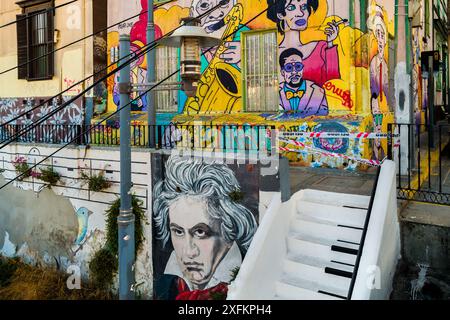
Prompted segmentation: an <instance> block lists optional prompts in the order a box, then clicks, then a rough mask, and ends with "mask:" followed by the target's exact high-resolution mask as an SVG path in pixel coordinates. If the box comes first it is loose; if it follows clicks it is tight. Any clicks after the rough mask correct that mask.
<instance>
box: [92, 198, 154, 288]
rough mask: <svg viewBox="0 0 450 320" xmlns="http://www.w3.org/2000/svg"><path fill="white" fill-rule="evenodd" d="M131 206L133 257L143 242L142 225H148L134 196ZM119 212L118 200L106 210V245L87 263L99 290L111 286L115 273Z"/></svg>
mask: <svg viewBox="0 0 450 320" xmlns="http://www.w3.org/2000/svg"><path fill="white" fill-rule="evenodd" d="M131 205H132V209H133V214H134V217H135V229H134V230H135V233H134V241H135V257H136V256H137V254H138V253H139V251H140V250H141V249H142V243H143V242H144V240H145V237H144V228H143V223H145V224H148V222H147V220H146V217H145V211H144V209H143V207H142V205H143V203H142V201H141V200H139V199H138V198H137V197H136V196H135V195H133V196H132V198H131ZM119 212H120V199H117V200H115V201H114V202H113V203H112V204H111V206H110V207H109V209H108V210H106V243H105V245H104V246H103V247H102V248H101V249H100V250H98V251H97V252H96V253H95V254H94V256H93V258H92V259H91V261H90V262H89V270H90V272H91V278H92V280H93V281H94V283H96V285H98V286H99V287H101V288H107V287H109V286H111V284H112V282H113V280H114V276H115V275H116V273H117V266H118V256H119V245H118V238H119V230H118V225H117V218H118V217H119Z"/></svg>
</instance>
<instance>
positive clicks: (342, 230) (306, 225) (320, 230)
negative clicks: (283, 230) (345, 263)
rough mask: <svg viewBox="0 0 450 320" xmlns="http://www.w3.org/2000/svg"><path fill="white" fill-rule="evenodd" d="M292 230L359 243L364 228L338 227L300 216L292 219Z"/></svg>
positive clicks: (304, 234) (303, 233)
mask: <svg viewBox="0 0 450 320" xmlns="http://www.w3.org/2000/svg"><path fill="white" fill-rule="evenodd" d="M291 231H292V232H295V233H296V234H300V235H302V236H316V235H320V236H321V237H323V238H326V239H328V240H334V241H336V240H344V241H350V242H354V243H359V242H360V241H361V235H362V230H358V229H353V228H346V227H338V226H334V225H329V224H323V223H319V222H314V221H307V220H302V219H299V218H295V219H292V222H291Z"/></svg>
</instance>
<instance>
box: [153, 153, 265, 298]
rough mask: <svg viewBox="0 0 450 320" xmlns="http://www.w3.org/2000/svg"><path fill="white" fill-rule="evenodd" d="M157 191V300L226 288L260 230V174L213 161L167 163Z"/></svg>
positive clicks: (183, 159) (177, 159) (251, 168)
mask: <svg viewBox="0 0 450 320" xmlns="http://www.w3.org/2000/svg"><path fill="white" fill-rule="evenodd" d="M162 166H163V167H164V170H155V171H153V172H164V177H160V178H159V179H158V178H156V181H155V182H156V184H155V186H154V188H153V235H154V241H153V268H154V296H155V298H156V299H158V300H161V299H164V300H166V299H169V300H171V299H176V298H177V297H179V296H180V295H186V294H188V293H189V292H193V291H197V290H209V291H214V290H216V289H217V288H218V287H224V286H225V287H226V285H227V284H228V283H229V282H230V281H231V277H232V272H233V270H236V268H238V267H239V266H240V265H241V263H242V259H243V256H244V255H245V253H246V252H247V249H248V247H249V246H250V243H251V241H252V239H253V235H254V234H255V232H256V228H257V219H258V202H259V170H256V169H255V167H254V166H252V165H249V166H238V165H237V164H236V165H226V164H223V163H219V162H217V160H214V159H203V158H189V157H180V156H178V155H172V156H170V157H168V158H165V157H164V158H163V162H162Z"/></svg>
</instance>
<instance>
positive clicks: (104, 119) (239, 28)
mask: <svg viewBox="0 0 450 320" xmlns="http://www.w3.org/2000/svg"><path fill="white" fill-rule="evenodd" d="M219 5H220V3H219ZM269 8H270V6H269V7H267V8H266V9H265V10H263V11H261V12H260V13H259V14H257V15H256V16H254V17H253V18H252V19H250V20H249V21H247V22H246V23H244V24H243V25H241V26H239V27H238V28H237V29H236V30H235V31H234V32H232V33H230V34H229V35H226V37H225V38H227V37H229V36H232V35H234V34H235V33H237V32H238V31H239V30H241V29H242V28H243V27H245V26H246V25H247V24H249V23H250V22H252V21H254V20H255V19H257V18H258V17H259V16H261V15H262V14H263V13H264V12H266V11H267V10H268V9H269ZM208 13H209V12H208ZM222 40H225V39H222ZM212 49H213V47H211V48H209V49H208V50H206V51H205V52H204V53H202V55H205V54H206V53H207V52H209V51H211V50H212ZM131 60H132V59H130V61H131ZM180 70H181V69H178V70H176V71H175V72H173V73H172V74H170V75H169V76H167V77H166V78H164V79H163V80H161V81H159V82H158V83H157V84H155V85H153V86H152V87H151V88H150V89H148V90H146V91H145V92H144V93H142V94H141V95H139V96H137V97H136V98H134V99H133V100H131V101H130V102H129V103H127V104H126V105H125V106H123V107H120V108H118V109H117V110H116V111H115V112H113V113H111V114H110V115H109V116H107V117H106V118H103V119H102V120H100V121H99V122H97V124H95V125H94V126H91V127H90V128H89V129H88V130H87V131H86V132H82V133H80V134H79V135H77V136H76V137H75V138H73V139H72V140H70V141H69V142H68V143H66V144H65V145H64V146H62V147H61V148H59V149H57V150H56V151H55V152H53V153H51V154H50V155H48V156H46V157H45V158H44V159H42V160H41V161H39V162H38V163H36V164H35V165H34V166H32V167H31V168H29V169H28V170H27V171H25V172H23V173H21V174H20V175H18V176H16V177H15V178H14V179H11V180H10V181H8V182H7V183H5V184H4V185H3V186H1V187H0V190H2V189H3V188H5V187H6V186H8V185H9V184H11V183H13V182H14V181H16V180H18V179H20V178H21V177H22V176H23V175H25V174H26V173H27V172H30V171H31V170H33V169H34V168H36V166H38V165H39V164H41V163H42V162H44V161H45V160H47V159H49V158H50V157H52V156H54V155H55V154H56V153H58V152H59V151H61V150H62V149H64V148H66V147H67V146H68V145H70V144H71V143H73V142H74V141H76V140H77V139H79V138H80V137H81V136H82V135H83V134H86V133H87V132H90V131H91V130H92V129H93V128H95V127H97V126H98V125H100V124H101V123H102V122H104V121H106V120H108V119H109V118H111V117H112V116H113V115H115V114H116V113H117V112H119V111H121V110H122V109H123V108H125V107H128V106H129V105H131V103H133V102H135V101H136V100H138V99H140V98H141V97H143V96H144V95H146V94H147V93H148V92H149V91H151V90H153V89H154V88H155V87H157V86H159V85H160V84H162V83H163V82H164V81H166V80H168V79H170V78H171V77H172V76H174V75H175V74H177V73H178V72H180Z"/></svg>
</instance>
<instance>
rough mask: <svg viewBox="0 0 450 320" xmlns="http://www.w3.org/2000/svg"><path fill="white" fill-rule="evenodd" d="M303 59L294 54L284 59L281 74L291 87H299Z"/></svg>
mask: <svg viewBox="0 0 450 320" xmlns="http://www.w3.org/2000/svg"><path fill="white" fill-rule="evenodd" d="M303 67H304V66H303V59H302V58H301V57H300V56H298V55H296V54H294V55H292V56H289V57H287V58H286V60H285V63H284V67H283V69H282V70H281V74H282V76H283V77H284V81H285V82H286V83H287V84H288V85H289V86H291V87H294V88H295V87H299V86H300V84H301V82H302V78H303Z"/></svg>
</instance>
